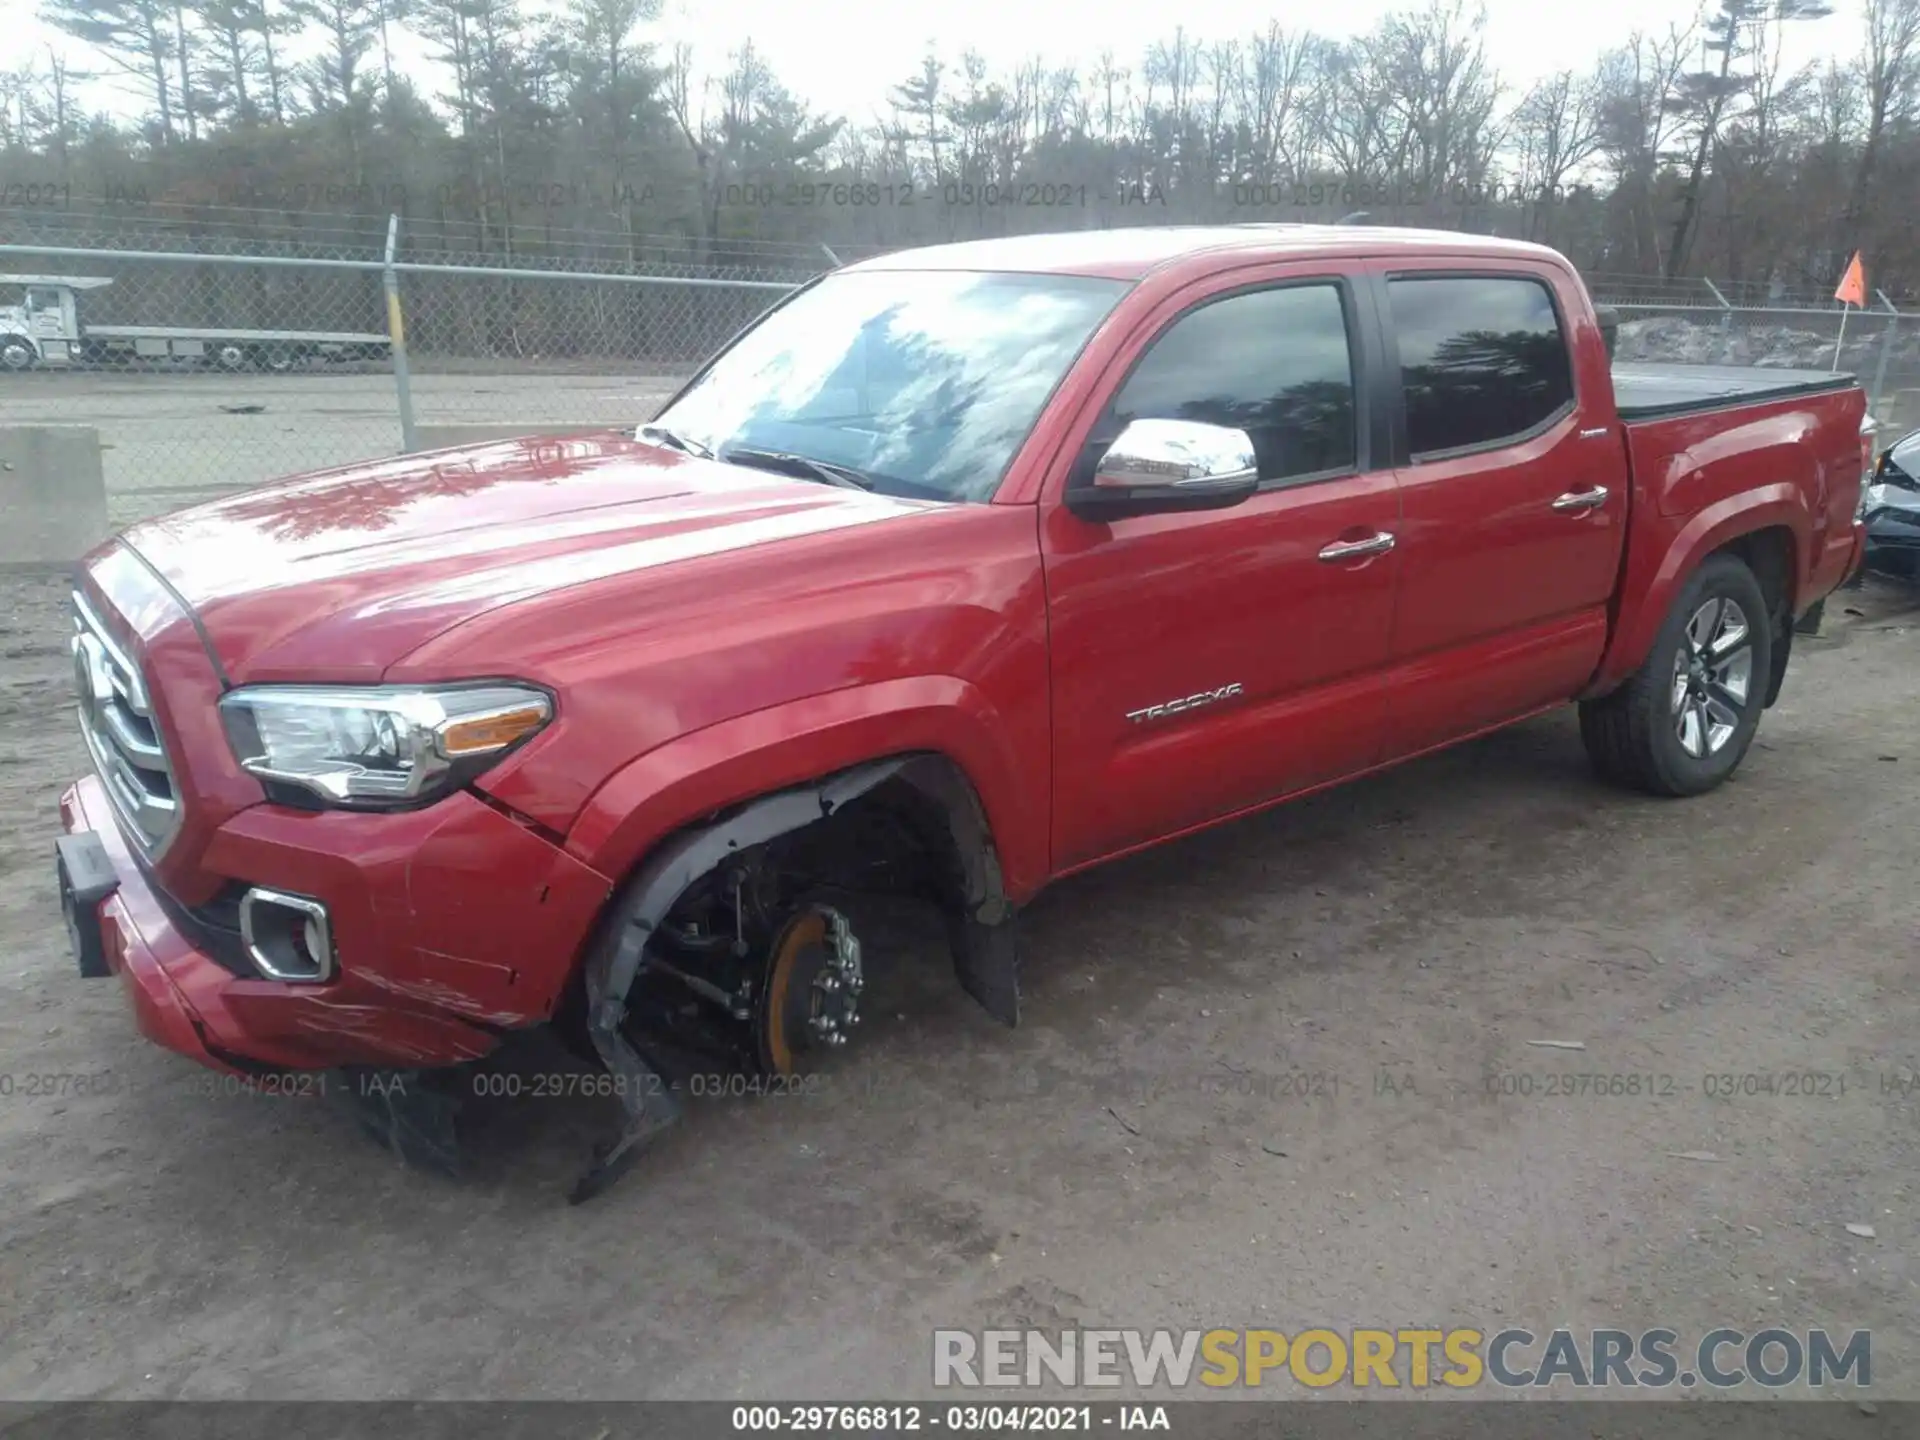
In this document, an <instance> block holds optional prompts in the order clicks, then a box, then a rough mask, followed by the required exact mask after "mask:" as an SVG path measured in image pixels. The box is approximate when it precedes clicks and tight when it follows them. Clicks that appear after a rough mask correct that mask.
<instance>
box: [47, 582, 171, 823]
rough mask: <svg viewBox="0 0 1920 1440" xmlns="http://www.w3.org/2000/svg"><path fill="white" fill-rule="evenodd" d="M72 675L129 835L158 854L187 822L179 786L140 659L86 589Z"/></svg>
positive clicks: (97, 758) (85, 729) (90, 741)
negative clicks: (91, 602) (103, 617)
mask: <svg viewBox="0 0 1920 1440" xmlns="http://www.w3.org/2000/svg"><path fill="white" fill-rule="evenodd" d="M72 649H73V683H74V690H75V693H76V694H77V696H78V698H79V702H80V733H81V735H83V736H84V737H85V738H86V742H87V751H88V753H89V754H90V755H91V756H92V757H93V768H94V769H95V770H96V771H98V772H99V775H100V783H101V784H102V785H103V786H105V787H106V791H107V796H108V798H109V799H111V800H112V801H113V808H114V810H115V812H116V813H117V814H118V815H119V817H120V822H121V828H122V829H124V830H125V831H126V833H127V838H128V839H130V840H132V841H133V843H134V844H135V845H137V846H139V847H140V849H141V851H142V852H144V853H145V854H146V855H147V856H148V857H149V858H153V857H157V856H158V855H159V853H160V852H161V851H162V850H164V849H165V848H166V845H167V842H168V841H169V840H171V839H172V838H173V833H174V831H175V830H176V829H178V828H179V825H180V802H179V791H178V788H177V787H176V786H175V784H174V779H173V766H172V765H171V764H169V763H168V760H167V750H166V745H165V743H164V742H163V741H162V740H161V738H160V726H159V723H158V721H157V720H156V719H155V718H154V714H153V705H152V702H151V701H150V700H149V698H148V696H147V686H146V682H145V681H144V680H143V679H141V676H140V667H139V666H137V665H135V664H134V663H133V661H132V659H131V658H130V657H129V656H128V655H127V653H126V651H124V650H122V649H121V648H120V646H119V645H118V644H117V643H115V641H114V639H113V636H112V634H111V633H109V631H108V630H107V627H106V626H105V625H102V624H101V623H100V617H99V616H98V615H96V614H95V613H94V612H93V608H92V606H90V605H88V604H87V601H86V599H85V597H84V596H82V595H80V594H79V593H78V592H76V593H75V594H74V597H73V642H72Z"/></svg>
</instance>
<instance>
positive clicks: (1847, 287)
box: [1833, 250, 1867, 310]
mask: <svg viewBox="0 0 1920 1440" xmlns="http://www.w3.org/2000/svg"><path fill="white" fill-rule="evenodd" d="M1833 298H1834V299H1836V300H1844V301H1845V302H1846V303H1847V304H1849V305H1858V306H1859V307H1860V308H1861V309H1862V310H1864V309H1866V308H1867V271H1866V267H1865V266H1863V265H1862V264H1861V263H1860V252H1859V251H1858V250H1856V251H1854V252H1853V259H1852V260H1850V261H1849V262H1848V263H1847V273H1846V274H1844V275H1842V276H1841V277H1840V288H1839V289H1838V290H1836V291H1834V292H1833Z"/></svg>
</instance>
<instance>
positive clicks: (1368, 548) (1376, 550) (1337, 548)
mask: <svg viewBox="0 0 1920 1440" xmlns="http://www.w3.org/2000/svg"><path fill="white" fill-rule="evenodd" d="M1392 548H1393V535H1392V534H1391V532H1389V531H1386V530H1382V531H1381V532H1380V533H1379V534H1377V535H1369V536H1368V537H1367V538H1366V539H1364V540H1336V541H1334V542H1333V543H1332V544H1331V545H1327V546H1324V547H1323V548H1322V549H1321V551H1320V558H1321V559H1322V560H1357V559H1359V558H1360V557H1361V556H1362V555H1384V554H1386V553H1387V551H1389V550H1391V549H1392Z"/></svg>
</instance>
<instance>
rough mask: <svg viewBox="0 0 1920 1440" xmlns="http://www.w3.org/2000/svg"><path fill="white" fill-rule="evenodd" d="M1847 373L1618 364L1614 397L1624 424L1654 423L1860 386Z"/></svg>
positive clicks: (1843, 371) (1614, 369)
mask: <svg viewBox="0 0 1920 1440" xmlns="http://www.w3.org/2000/svg"><path fill="white" fill-rule="evenodd" d="M1859 383H1860V382H1859V381H1858V380H1857V379H1856V378H1855V377H1854V375H1853V374H1852V373H1851V372H1849V371H1846V370H1841V371H1838V372H1837V373H1831V374H1830V373H1828V372H1827V371H1825V370H1776V369H1773V368H1771V367H1762V366H1755V365H1662V364H1654V363H1649V362H1616V363H1615V365H1614V367H1613V398H1614V404H1615V406H1616V407H1617V408H1618V410H1619V412H1620V418H1621V419H1622V420H1626V421H1629V422H1631V421H1634V420H1658V419H1662V418H1664V417H1666V416H1669V415H1684V414H1687V413H1688V412H1689V411H1694V410H1717V409H1719V408H1721V407H1723V406H1726V405H1751V404H1756V403H1758V402H1759V401H1762V400H1789V399H1792V398H1793V397H1794V396H1796V395H1817V394H1820V393H1822V392H1824V391H1828V390H1846V389H1850V388H1852V387H1853V386H1855V385H1857V384H1859Z"/></svg>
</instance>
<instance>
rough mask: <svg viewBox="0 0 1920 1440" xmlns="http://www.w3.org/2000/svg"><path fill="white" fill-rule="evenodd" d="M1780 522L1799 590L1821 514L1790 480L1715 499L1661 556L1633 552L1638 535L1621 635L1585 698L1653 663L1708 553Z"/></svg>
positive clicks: (1618, 623)
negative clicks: (1788, 536)
mask: <svg viewBox="0 0 1920 1440" xmlns="http://www.w3.org/2000/svg"><path fill="white" fill-rule="evenodd" d="M1774 528H1785V529H1786V530H1788V531H1790V532H1791V533H1792V535H1793V573H1792V575H1791V577H1790V579H1791V582H1792V584H1793V587H1794V589H1795V591H1796V592H1797V591H1798V590H1799V589H1800V588H1801V587H1803V586H1804V585H1805V583H1806V579H1807V575H1808V573H1809V572H1810V570H1811V569H1812V564H1813V539H1812V536H1813V520H1812V517H1811V515H1810V514H1809V513H1808V510H1807V504H1806V498H1805V496H1804V494H1803V493H1802V492H1801V490H1800V489H1799V487H1797V486H1795V485H1792V484H1789V483H1786V482H1782V483H1779V484H1774V485H1763V486H1760V487H1759V488H1757V489H1754V490H1749V491H1746V492H1744V493H1742V494H1740V495H1736V496H1732V497H1729V498H1728V499H1726V500H1724V501H1721V502H1719V503H1717V504H1714V505H1709V506H1707V507H1706V508H1705V509H1703V510H1701V511H1700V513H1699V514H1697V515H1694V516H1693V517H1692V518H1690V519H1689V520H1688V521H1687V522H1686V524H1685V525H1683V526H1682V527H1681V528H1680V530H1679V531H1678V533H1676V534H1675V535H1674V536H1673V538H1672V539H1671V540H1670V541H1669V542H1668V544H1667V547H1666V550H1665V551H1664V552H1663V553H1662V554H1661V556H1660V559H1659V561H1658V562H1657V563H1646V564H1643V563H1641V562H1640V561H1639V560H1638V559H1637V557H1635V556H1634V555H1633V554H1632V553H1631V543H1632V542H1631V540H1630V541H1629V554H1628V557H1627V566H1626V572H1625V577H1624V581H1623V583H1622V586H1621V594H1622V600H1621V604H1620V607H1619V610H1618V613H1617V614H1616V617H1615V620H1614V627H1613V640H1612V643H1611V644H1609V645H1608V647H1607V652H1606V654H1605V655H1604V656H1603V657H1602V658H1601V661H1600V668H1599V669H1598V670H1597V671H1596V672H1595V673H1594V678H1593V681H1592V683H1591V684H1590V685H1589V686H1588V687H1587V689H1586V690H1585V691H1584V692H1582V695H1581V698H1582V699H1589V698H1593V697H1596V696H1600V695H1605V694H1607V693H1608V692H1609V691H1612V690H1614V689H1615V688H1617V687H1618V686H1619V685H1621V684H1622V683H1623V682H1625V680H1626V679H1627V677H1628V676H1630V675H1632V674H1633V672H1634V671H1636V670H1638V669H1639V668H1640V666H1641V665H1642V664H1644V663H1645V661H1646V658H1647V656H1648V654H1649V653H1651V651H1652V649H1653V642H1654V639H1655V637H1656V636H1657V635H1658V634H1659V633H1660V626H1661V625H1662V623H1664V622H1665V620H1666V618H1667V612H1668V611H1670V610H1671V609H1672V608H1673V604H1674V601H1675V599H1676V598H1678V596H1679V593H1680V587H1681V586H1683V585H1685V584H1686V582H1687V577H1688V576H1690V575H1692V574H1693V572H1694V571H1695V570H1697V569H1698V568H1699V567H1700V564H1701V562H1702V561H1704V560H1705V559H1706V558H1707V556H1709V555H1711V554H1713V553H1714V552H1715V551H1716V550H1720V549H1723V548H1724V547H1725V546H1727V545H1729V544H1731V543H1732V542H1733V541H1735V540H1738V539H1739V538H1740V537H1741V536H1742V535H1751V534H1753V533H1754V532H1755V531H1758V530H1769V529H1774ZM1642 577H1645V578H1642Z"/></svg>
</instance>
